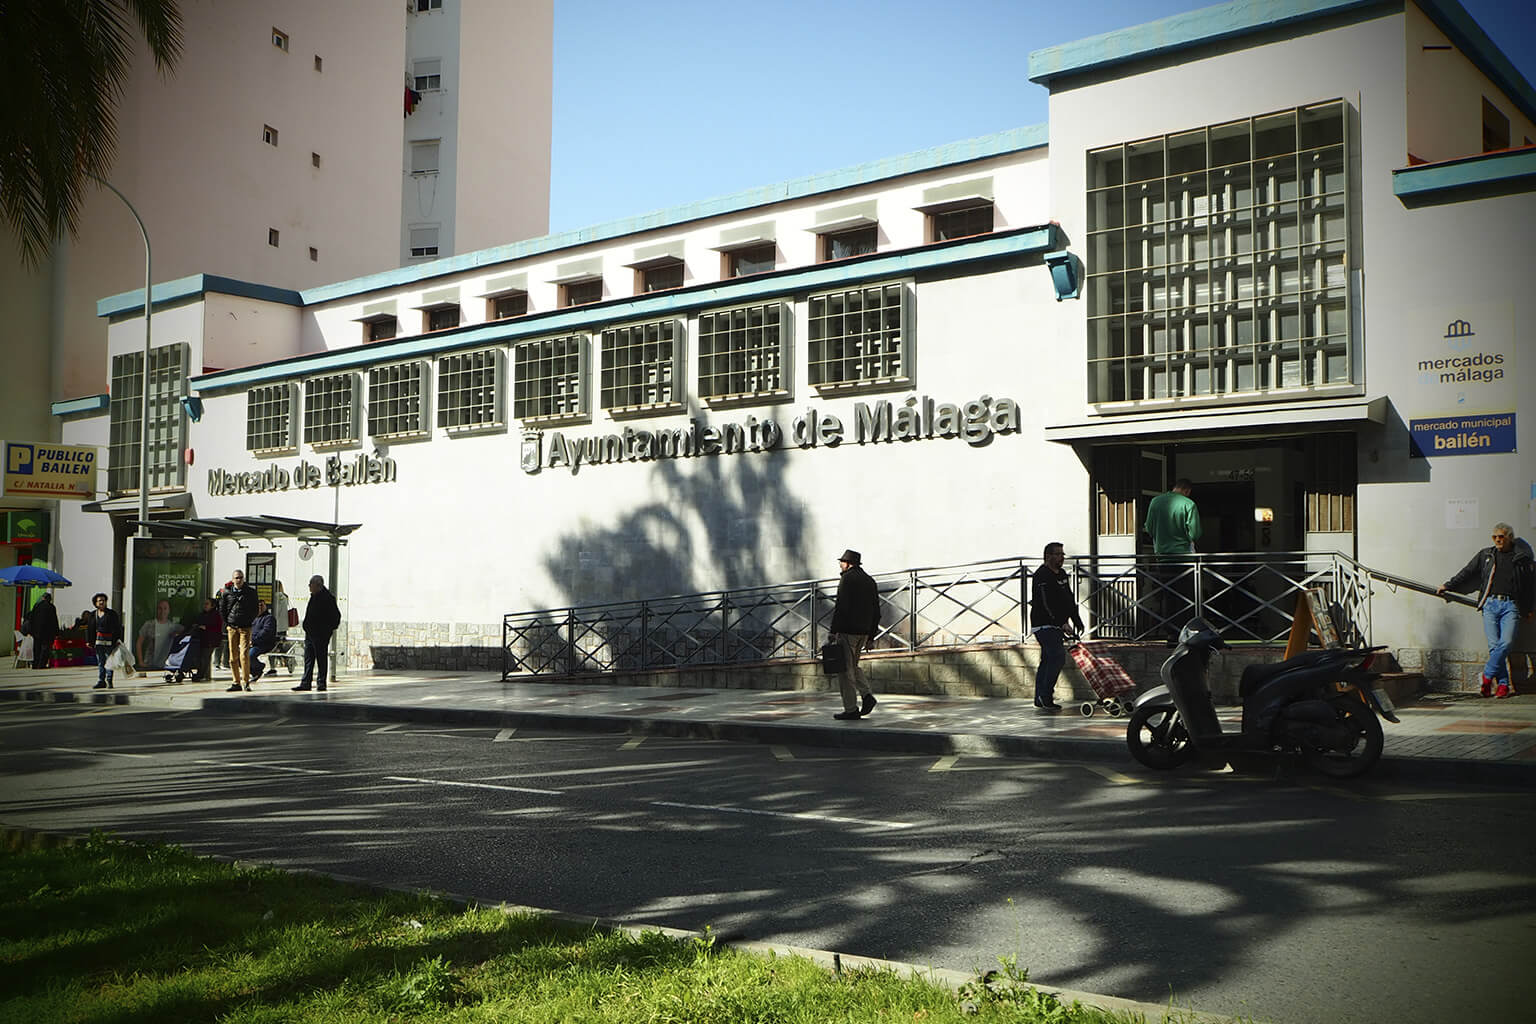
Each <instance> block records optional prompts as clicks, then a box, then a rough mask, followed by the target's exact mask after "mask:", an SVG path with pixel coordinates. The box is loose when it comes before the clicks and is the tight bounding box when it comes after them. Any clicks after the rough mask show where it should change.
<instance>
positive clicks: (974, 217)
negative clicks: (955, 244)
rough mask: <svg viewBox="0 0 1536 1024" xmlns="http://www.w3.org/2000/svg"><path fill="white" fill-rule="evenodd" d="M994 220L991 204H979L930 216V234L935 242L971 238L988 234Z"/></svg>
mask: <svg viewBox="0 0 1536 1024" xmlns="http://www.w3.org/2000/svg"><path fill="white" fill-rule="evenodd" d="M993 223H994V218H993V212H992V204H991V203H977V204H976V205H974V206H963V207H961V208H959V209H957V210H944V211H943V212H940V213H930V214H929V215H928V234H929V236H930V237H931V238H932V239H933V240H934V241H935V242H947V241H949V240H950V239H951V238H970V237H971V236H972V235H985V234H988V233H989V232H990V231H991V230H992V227H993Z"/></svg>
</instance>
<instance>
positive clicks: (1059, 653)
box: [1029, 540, 1083, 711]
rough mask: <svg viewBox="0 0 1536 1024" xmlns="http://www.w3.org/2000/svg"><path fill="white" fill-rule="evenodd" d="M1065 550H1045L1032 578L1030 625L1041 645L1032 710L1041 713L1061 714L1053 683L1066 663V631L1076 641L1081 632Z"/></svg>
mask: <svg viewBox="0 0 1536 1024" xmlns="http://www.w3.org/2000/svg"><path fill="white" fill-rule="evenodd" d="M1066 560H1067V553H1066V549H1065V548H1064V547H1062V545H1061V542H1060V541H1054V540H1053V541H1051V542H1050V543H1049V544H1047V545H1046V546H1045V564H1044V565H1042V566H1040V568H1038V569H1036V570H1035V574H1034V576H1033V577H1032V578H1031V585H1030V598H1029V625H1030V631H1031V632H1033V633H1034V635H1035V642H1036V643H1038V644H1039V645H1040V667H1039V668H1038V669H1037V670H1036V671H1035V707H1037V708H1039V709H1040V710H1041V711H1060V710H1061V705H1060V704H1057V703H1056V679H1057V677H1059V676H1060V675H1061V669H1062V666H1064V665H1066V663H1067V646H1066V629H1067V626H1068V625H1069V624H1070V625H1071V626H1072V633H1073V636H1074V637H1075V636H1076V635H1077V634H1079V633H1081V632H1082V631H1083V620H1082V617H1081V616H1079V615H1078V614H1077V599H1076V598H1075V597H1074V596H1073V595H1072V584H1071V582H1070V581H1069V580H1068V578H1067V573H1066V570H1065V569H1063V568H1062V567H1061V566H1062V563H1063V562H1065V561H1066Z"/></svg>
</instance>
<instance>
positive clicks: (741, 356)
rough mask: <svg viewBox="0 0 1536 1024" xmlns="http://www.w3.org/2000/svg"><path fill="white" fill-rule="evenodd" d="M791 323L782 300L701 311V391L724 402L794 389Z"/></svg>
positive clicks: (705, 395) (706, 398)
mask: <svg viewBox="0 0 1536 1024" xmlns="http://www.w3.org/2000/svg"><path fill="white" fill-rule="evenodd" d="M789 325H790V316H789V310H788V308H787V307H786V306H785V304H784V303H782V302H769V303H765V304H764V305H761V306H739V307H737V308H736V309H717V310H712V311H711V312H708V313H701V314H699V328H698V331H699V342H698V345H699V397H700V398H701V399H703V400H705V401H714V402H724V401H733V400H741V401H746V400H748V399H753V398H769V397H776V396H781V395H785V394H788V393H789V382H788V381H787V380H786V379H785V374H784V367H785V366H786V365H788V362H789V335H790V329H789Z"/></svg>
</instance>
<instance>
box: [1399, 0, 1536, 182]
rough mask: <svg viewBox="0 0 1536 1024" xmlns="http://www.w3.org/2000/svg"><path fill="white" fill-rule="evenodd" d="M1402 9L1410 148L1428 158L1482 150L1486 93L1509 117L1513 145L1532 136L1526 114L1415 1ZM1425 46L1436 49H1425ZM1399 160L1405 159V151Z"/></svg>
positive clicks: (1431, 160)
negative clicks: (1452, 41)
mask: <svg viewBox="0 0 1536 1024" xmlns="http://www.w3.org/2000/svg"><path fill="white" fill-rule="evenodd" d="M1403 8H1404V11H1405V16H1404V32H1405V42H1406V46H1407V50H1406V60H1407V79H1406V81H1407V87H1408V150H1407V152H1408V153H1410V154H1412V155H1413V156H1414V157H1417V158H1418V159H1419V160H1423V161H1426V162H1429V163H1434V162H1437V161H1440V160H1454V159H1456V158H1458V157H1464V156H1471V155H1473V154H1476V153H1481V152H1482V151H1483V98H1484V97H1487V99H1488V101H1489V102H1490V103H1492V104H1493V105H1494V106H1496V107H1497V108H1498V109H1499V112H1500V113H1502V114H1503V115H1504V116H1505V117H1507V118H1509V135H1510V145H1511V146H1519V145H1521V144H1522V143H1523V142H1524V140H1526V139H1531V138H1536V125H1533V123H1532V121H1531V119H1530V117H1529V116H1527V115H1526V114H1524V113H1522V112H1521V111H1520V108H1519V107H1517V106H1516V105H1515V104H1514V102H1513V101H1512V100H1510V98H1509V97H1508V95H1506V94H1505V93H1504V91H1503V90H1501V89H1499V88H1498V87H1497V86H1495V85H1494V84H1493V83H1492V82H1490V81H1489V80H1488V77H1487V76H1486V75H1484V74H1483V73H1482V72H1481V71H1479V70H1478V69H1477V66H1476V65H1475V64H1473V63H1472V61H1470V60H1469V59H1467V56H1466V55H1465V54H1464V53H1462V52H1461V51H1460V50H1458V49H1456V48H1455V46H1454V45H1453V44H1452V43H1451V40H1450V38H1449V37H1448V36H1446V34H1445V33H1443V32H1441V31H1440V29H1439V28H1437V27H1436V26H1435V23H1434V22H1432V21H1430V19H1429V17H1428V16H1427V15H1425V13H1424V12H1423V11H1421V10H1420V9H1419V8H1418V6H1417V5H1416V4H1413V3H1411V2H1410V3H1405V4H1404V5H1403ZM1426 46H1431V47H1435V49H1429V50H1426V49H1425V47H1426ZM1439 47H1451V48H1450V49H1439ZM1403 162H1404V163H1405V164H1406V163H1407V162H1408V158H1407V157H1406V156H1405V157H1404V159H1403Z"/></svg>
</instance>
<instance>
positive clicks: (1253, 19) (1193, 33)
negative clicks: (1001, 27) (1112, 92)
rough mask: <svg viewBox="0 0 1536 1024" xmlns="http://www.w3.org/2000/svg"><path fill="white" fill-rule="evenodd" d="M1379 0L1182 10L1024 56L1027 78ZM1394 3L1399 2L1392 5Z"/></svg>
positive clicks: (1253, 0)
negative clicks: (1181, 11)
mask: <svg viewBox="0 0 1536 1024" xmlns="http://www.w3.org/2000/svg"><path fill="white" fill-rule="evenodd" d="M1382 4H1383V0H1237V2H1234V3H1227V4H1220V5H1218V6H1215V7H1202V8H1201V9H1200V10H1198V11H1186V12H1185V13H1183V14H1175V15H1173V16H1172V17H1168V18H1162V19H1160V20H1158V21H1149V22H1147V23H1146V24H1144V25H1137V26H1134V27H1132V28H1126V29H1119V30H1117V31H1114V32H1105V33H1104V34H1102V35H1097V36H1089V37H1088V38H1087V39H1080V40H1078V41H1077V42H1073V43H1066V44H1064V45H1062V46H1049V47H1046V48H1044V49H1040V50H1035V51H1034V52H1033V53H1031V54H1030V55H1029V80H1030V81H1032V82H1038V83H1040V84H1041V85H1049V84H1050V83H1051V82H1052V81H1053V80H1055V79H1057V78H1065V77H1067V76H1070V75H1079V74H1082V73H1084V72H1087V71H1092V70H1095V69H1098V68H1106V67H1113V66H1115V65H1117V64H1124V63H1127V62H1129V61H1133V60H1143V59H1145V58H1148V57H1157V56H1162V55H1165V54H1170V53H1177V52H1178V51H1180V50H1187V49H1189V48H1191V47H1194V46H1202V45H1205V44H1207V43H1212V42H1217V41H1220V40H1223V39H1236V38H1239V37H1242V36H1246V35H1252V34H1254V33H1256V32H1267V31H1270V30H1272V29H1275V28H1279V27H1281V26H1284V25H1290V24H1294V23H1296V22H1301V21H1310V20H1312V19H1314V18H1317V17H1320V16H1322V15H1327V14H1337V13H1339V12H1341V11H1348V10H1353V9H1355V8H1358V7H1375V6H1378V5H1382ZM1395 6H1401V5H1400V4H1397V5H1395Z"/></svg>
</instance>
